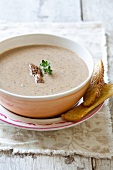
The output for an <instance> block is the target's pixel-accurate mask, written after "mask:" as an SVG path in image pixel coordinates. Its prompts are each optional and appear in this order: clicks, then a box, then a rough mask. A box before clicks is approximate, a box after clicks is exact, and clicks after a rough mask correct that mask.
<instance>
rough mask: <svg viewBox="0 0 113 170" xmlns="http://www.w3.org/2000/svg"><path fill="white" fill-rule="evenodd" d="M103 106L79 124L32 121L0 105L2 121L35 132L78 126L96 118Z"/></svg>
mask: <svg viewBox="0 0 113 170" xmlns="http://www.w3.org/2000/svg"><path fill="white" fill-rule="evenodd" d="M102 106H103V103H102V104H100V105H99V106H97V107H96V108H95V109H93V110H92V111H91V112H89V113H88V114H87V115H86V116H85V117H84V118H82V119H81V120H79V121H77V122H66V121H65V120H63V119H62V117H60V116H59V117H57V118H51V119H32V118H26V117H22V116H19V115H16V114H14V113H12V112H10V111H8V110H7V109H5V108H4V107H3V106H1V105H0V120H1V121H2V122H5V123H8V124H10V125H12V126H15V127H18V128H22V129H27V130H35V131H52V130H60V129H65V128H69V127H72V126H75V125H78V124H80V123H82V122H84V121H86V120H88V119H89V118H91V117H92V116H94V115H95V114H96V113H97V112H98V111H99V110H100V109H101V107H102Z"/></svg>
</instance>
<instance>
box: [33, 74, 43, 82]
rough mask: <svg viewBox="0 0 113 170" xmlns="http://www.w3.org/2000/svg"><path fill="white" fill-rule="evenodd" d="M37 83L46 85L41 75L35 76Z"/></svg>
mask: <svg viewBox="0 0 113 170" xmlns="http://www.w3.org/2000/svg"><path fill="white" fill-rule="evenodd" d="M35 82H36V83H44V80H43V78H42V76H41V75H40V74H36V75H35Z"/></svg>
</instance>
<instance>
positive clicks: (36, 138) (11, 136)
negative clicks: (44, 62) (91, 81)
mask: <svg viewBox="0 0 113 170" xmlns="http://www.w3.org/2000/svg"><path fill="white" fill-rule="evenodd" d="M27 33H51V34H54V35H59V36H63V37H66V38H69V39H72V40H74V41H77V42H78V43H80V44H82V45H84V46H86V48H87V49H88V50H89V51H90V53H91V54H92V55H93V58H94V62H95V63H96V62H98V61H99V59H100V58H101V59H102V60H103V62H104V66H105V81H106V82H107V51H106V46H105V44H106V38H105V30H104V28H103V26H102V25H101V23H92V22H91V23H90V22H87V23H85V22H84V23H76V24H61V23H59V24H56V23H54V24H52V23H48V24H44V23H7V22H1V24H0V40H4V39H6V38H9V37H13V36H15V35H22V34H27ZM110 117H111V116H110V110H109V100H106V102H105V103H104V105H103V107H102V108H101V110H100V111H98V113H97V114H96V115H94V116H93V117H92V118H90V119H89V120H87V121H85V122H83V123H81V124H78V125H77V126H74V127H71V128H67V129H62V130H57V131H49V132H38V131H29V130H23V129H19V128H16V127H12V126H9V125H8V124H6V123H3V122H0V151H2V150H6V151H8V150H10V149H12V150H13V154H15V153H23V154H25V153H31V154H39V153H41V154H48V155H49V154H50V155H52V154H60V155H64V156H66V155H74V154H80V155H83V156H89V157H95V158H98V157H99V158H111V156H113V134H112V125H111V123H112V122H111V119H110Z"/></svg>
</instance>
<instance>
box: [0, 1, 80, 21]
mask: <svg viewBox="0 0 113 170" xmlns="http://www.w3.org/2000/svg"><path fill="white" fill-rule="evenodd" d="M0 19H2V20H6V21H13V22H15V21H18V22H21V21H24V22H32V21H38V22H39V21H40V22H41V21H42V22H75V21H80V20H81V11H80V0H76V1H75V0H69V1H68V0H66V1H64V0H24V1H23V0H10V1H9V0H0Z"/></svg>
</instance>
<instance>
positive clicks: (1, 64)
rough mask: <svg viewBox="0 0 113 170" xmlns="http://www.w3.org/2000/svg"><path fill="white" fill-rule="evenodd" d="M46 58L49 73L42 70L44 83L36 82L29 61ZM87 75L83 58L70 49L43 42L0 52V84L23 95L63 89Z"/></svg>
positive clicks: (35, 61)
mask: <svg viewBox="0 0 113 170" xmlns="http://www.w3.org/2000/svg"><path fill="white" fill-rule="evenodd" d="M42 60H45V61H48V62H49V63H50V66H51V69H52V75H49V74H44V76H43V80H44V83H35V81H34V77H33V76H31V75H30V71H29V64H30V63H33V64H35V65H37V66H39V65H40V63H41V62H42ZM87 77H88V68H87V66H86V64H85V62H84V61H83V60H82V59H81V58H80V57H79V56H77V55H76V54H75V53H73V52H72V51H70V50H67V49H64V48H61V47H55V46H46V45H34V46H26V47H19V48H15V49H12V50H9V51H7V52H4V53H2V54H1V55H0V88H1V89H4V90H6V91H9V92H12V93H15V94H19V95H24V96H44V95H51V94H56V93H60V92H65V91H67V90H70V89H72V88H74V87H76V86H78V85H80V84H81V83H82V82H83V81H84V80H85V79H86V78H87Z"/></svg>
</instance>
